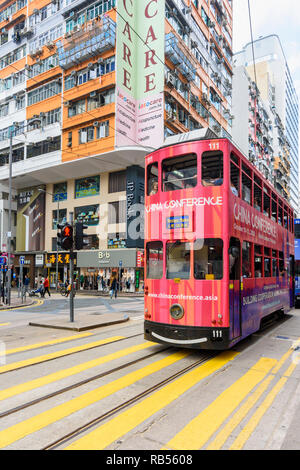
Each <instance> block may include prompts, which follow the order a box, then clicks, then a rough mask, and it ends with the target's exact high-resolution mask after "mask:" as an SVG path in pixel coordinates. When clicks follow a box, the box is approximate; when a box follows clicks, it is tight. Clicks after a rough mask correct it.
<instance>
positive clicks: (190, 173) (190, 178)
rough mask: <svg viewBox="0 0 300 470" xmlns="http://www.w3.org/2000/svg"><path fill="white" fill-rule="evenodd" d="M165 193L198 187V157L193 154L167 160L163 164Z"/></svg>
mask: <svg viewBox="0 0 300 470" xmlns="http://www.w3.org/2000/svg"><path fill="white" fill-rule="evenodd" d="M162 171H163V191H176V190H177V189H187V188H195V187H196V186H197V155H196V154H194V153H192V154H188V155H181V156H180V157H174V158H167V159H166V160H163V162H162Z"/></svg>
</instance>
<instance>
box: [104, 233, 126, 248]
mask: <svg viewBox="0 0 300 470" xmlns="http://www.w3.org/2000/svg"><path fill="white" fill-rule="evenodd" d="M107 248H126V233H109V234H108V235H107Z"/></svg>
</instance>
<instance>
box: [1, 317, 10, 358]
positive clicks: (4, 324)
mask: <svg viewBox="0 0 300 470" xmlns="http://www.w3.org/2000/svg"><path fill="white" fill-rule="evenodd" d="M7 325H10V323H0V326H7ZM0 355H1V354H0Z"/></svg>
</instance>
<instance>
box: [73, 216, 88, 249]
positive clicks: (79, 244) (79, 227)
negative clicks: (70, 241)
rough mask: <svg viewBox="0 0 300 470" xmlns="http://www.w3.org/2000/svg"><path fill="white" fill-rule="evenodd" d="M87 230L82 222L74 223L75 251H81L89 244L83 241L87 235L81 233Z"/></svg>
mask: <svg viewBox="0 0 300 470" xmlns="http://www.w3.org/2000/svg"><path fill="white" fill-rule="evenodd" d="M87 228H88V226H87V225H83V223H82V222H76V224H75V250H82V249H83V248H84V247H85V246H87V245H88V244H89V242H87V241H85V240H84V238H85V237H87V234H86V233H84V232H83V231H84V230H86V229H87Z"/></svg>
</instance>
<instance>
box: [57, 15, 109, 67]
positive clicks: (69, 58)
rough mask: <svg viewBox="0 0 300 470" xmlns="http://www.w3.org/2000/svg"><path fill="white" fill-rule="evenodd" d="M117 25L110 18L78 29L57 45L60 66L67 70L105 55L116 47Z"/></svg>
mask: <svg viewBox="0 0 300 470" xmlns="http://www.w3.org/2000/svg"><path fill="white" fill-rule="evenodd" d="M115 44H116V23H115V22H114V21H113V20H112V19H111V18H110V17H104V18H102V19H101V20H100V21H99V22H95V23H94V24H93V23H89V24H86V25H84V26H83V27H78V26H77V27H76V29H74V30H73V32H72V33H69V34H66V35H65V38H64V39H63V40H61V41H58V42H57V43H56V45H57V51H58V58H59V65H60V67H61V68H63V69H64V70H67V69H69V68H71V67H73V66H74V65H77V64H79V63H81V62H84V61H85V60H87V59H89V58H90V57H94V56H96V55H100V54H103V52H105V51H108V50H110V49H112V48H114V47H115Z"/></svg>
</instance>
